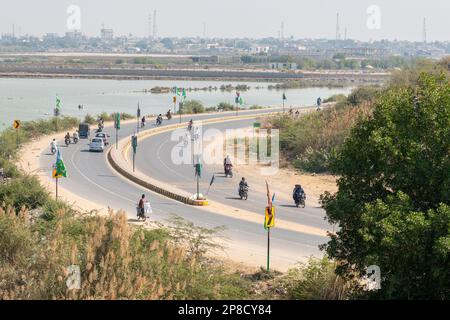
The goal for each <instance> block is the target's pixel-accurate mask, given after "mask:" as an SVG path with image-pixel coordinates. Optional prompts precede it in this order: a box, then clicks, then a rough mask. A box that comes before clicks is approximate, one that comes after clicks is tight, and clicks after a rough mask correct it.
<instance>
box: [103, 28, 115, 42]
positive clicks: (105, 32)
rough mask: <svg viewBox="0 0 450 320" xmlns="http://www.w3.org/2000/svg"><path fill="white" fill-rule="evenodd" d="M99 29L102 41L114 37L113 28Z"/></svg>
mask: <svg viewBox="0 0 450 320" xmlns="http://www.w3.org/2000/svg"><path fill="white" fill-rule="evenodd" d="M100 31H101V38H102V40H103V41H112V40H113V39H114V31H113V29H105V28H102V29H101V30H100Z"/></svg>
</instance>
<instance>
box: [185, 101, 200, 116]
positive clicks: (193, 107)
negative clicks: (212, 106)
mask: <svg viewBox="0 0 450 320" xmlns="http://www.w3.org/2000/svg"><path fill="white" fill-rule="evenodd" d="M203 112H205V107H204V106H203V104H202V103H201V102H200V101H198V100H188V101H186V102H184V104H183V109H182V113H184V114H188V113H203Z"/></svg>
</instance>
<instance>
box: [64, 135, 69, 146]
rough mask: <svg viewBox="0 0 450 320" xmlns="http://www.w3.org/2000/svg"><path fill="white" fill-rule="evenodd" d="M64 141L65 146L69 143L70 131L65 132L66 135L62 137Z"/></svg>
mask: <svg viewBox="0 0 450 320" xmlns="http://www.w3.org/2000/svg"><path fill="white" fill-rule="evenodd" d="M64 143H65V144H66V147H68V146H69V144H70V133H68V132H67V134H66V136H65V137H64Z"/></svg>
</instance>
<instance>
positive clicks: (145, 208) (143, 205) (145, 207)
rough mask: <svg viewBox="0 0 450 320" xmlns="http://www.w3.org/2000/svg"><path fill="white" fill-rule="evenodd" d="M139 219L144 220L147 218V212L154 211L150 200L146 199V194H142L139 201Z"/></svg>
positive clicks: (137, 209)
mask: <svg viewBox="0 0 450 320" xmlns="http://www.w3.org/2000/svg"><path fill="white" fill-rule="evenodd" d="M136 213H137V219H138V221H139V220H141V219H142V220H143V221H144V222H145V221H146V220H147V216H146V214H149V213H152V207H151V205H150V202H149V201H148V200H146V199H145V194H143V195H142V197H141V199H139V203H138V205H137V207H136Z"/></svg>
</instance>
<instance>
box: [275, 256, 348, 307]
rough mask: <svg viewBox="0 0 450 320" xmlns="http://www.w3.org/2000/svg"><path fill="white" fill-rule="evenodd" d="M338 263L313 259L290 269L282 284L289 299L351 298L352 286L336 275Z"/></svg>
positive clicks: (325, 258) (324, 259)
mask: <svg viewBox="0 0 450 320" xmlns="http://www.w3.org/2000/svg"><path fill="white" fill-rule="evenodd" d="M335 270H336V263H335V262H332V261H330V260H329V259H328V258H327V257H326V256H325V257H323V258H322V259H316V258H313V257H311V258H310V259H309V261H308V263H303V264H301V265H300V266H299V267H297V268H294V269H290V270H289V271H288V273H287V275H286V276H284V277H283V279H282V282H284V283H285V286H286V287H287V292H288V298H289V299H295V300H344V299H348V298H349V297H350V296H351V289H352V286H350V284H349V283H348V282H346V281H345V280H344V279H343V278H341V277H339V276H337V275H336V273H335Z"/></svg>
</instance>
